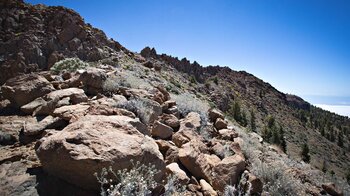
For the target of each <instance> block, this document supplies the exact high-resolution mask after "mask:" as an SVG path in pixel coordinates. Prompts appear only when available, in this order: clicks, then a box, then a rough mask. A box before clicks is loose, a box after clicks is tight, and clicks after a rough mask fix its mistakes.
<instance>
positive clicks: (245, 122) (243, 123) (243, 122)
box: [240, 111, 248, 127]
mask: <svg viewBox="0 0 350 196" xmlns="http://www.w3.org/2000/svg"><path fill="white" fill-rule="evenodd" d="M240 124H241V125H242V126H243V127H246V126H247V125H248V120H247V115H246V114H245V112H244V111H243V112H242V118H241V123H240Z"/></svg>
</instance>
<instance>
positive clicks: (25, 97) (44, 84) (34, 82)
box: [0, 73, 55, 107]
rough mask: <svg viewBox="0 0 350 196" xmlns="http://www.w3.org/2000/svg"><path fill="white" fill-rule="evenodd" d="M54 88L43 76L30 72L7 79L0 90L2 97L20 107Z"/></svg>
mask: <svg viewBox="0 0 350 196" xmlns="http://www.w3.org/2000/svg"><path fill="white" fill-rule="evenodd" d="M54 90H55V89H54V87H53V86H52V85H51V84H50V82H49V81H47V80H46V79H45V78H44V77H43V76H40V75H38V74H35V73H31V74H24V75H19V76H16V77H14V78H11V79H9V80H7V81H6V83H5V84H4V85H3V86H2V87H1V91H0V92H1V95H2V97H3V98H4V99H8V100H10V101H11V103H12V104H13V105H14V106H15V107H21V106H23V105H25V104H27V103H29V102H31V101H33V100H34V99H36V98H38V97H42V96H44V95H45V94H47V93H49V92H51V91H54Z"/></svg>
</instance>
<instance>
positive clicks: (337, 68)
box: [26, 0, 350, 98]
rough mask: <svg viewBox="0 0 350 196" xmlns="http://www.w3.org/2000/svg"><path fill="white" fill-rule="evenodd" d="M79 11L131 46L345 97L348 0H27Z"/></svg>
mask: <svg viewBox="0 0 350 196" xmlns="http://www.w3.org/2000/svg"><path fill="white" fill-rule="evenodd" d="M26 2H29V3H32V4H38V3H43V4H46V5H62V6H65V7H69V8H72V9H74V10H76V11H77V12H78V13H80V14H81V15H82V16H83V17H84V18H85V21H86V22H88V23H90V24H92V25H93V26H95V27H97V28H100V29H102V30H103V31H104V32H105V33H106V34H107V36H108V37H110V38H113V39H115V40H117V41H118V42H120V43H121V44H122V45H124V46H125V47H126V48H128V49H130V50H132V51H138V52H139V51H140V50H141V49H142V48H144V47H145V46H151V47H155V48H156V50H157V52H158V53H166V54H169V55H172V56H177V57H179V58H183V57H187V58H188V59H189V60H191V61H194V60H196V61H197V62H199V63H200V64H202V65H221V66H229V67H230V68H232V69H234V70H245V71H247V72H249V73H252V74H254V75H255V76H257V77H259V78H261V79H262V80H264V81H265V82H268V83H270V84H272V85H273V86H274V87H276V88H277V89H278V90H280V91H282V92H285V93H292V94H296V95H299V96H301V97H304V98H306V97H308V96H310V95H312V96H315V95H316V96H330V97H332V96H335V97H350V1H348V0H334V1H330V0H308V1H304V0H264V1H259V0H244V1H243V0H240V1H238V0H216V1H214V0H191V1H189V0H171V1H164V0H147V1H145V0H118V1H115V0H104V1H97V0H90V1H83V0H75V1H71V0H26Z"/></svg>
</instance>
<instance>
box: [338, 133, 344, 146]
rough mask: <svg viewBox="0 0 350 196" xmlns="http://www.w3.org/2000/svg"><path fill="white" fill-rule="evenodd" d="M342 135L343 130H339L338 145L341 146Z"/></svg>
mask: <svg viewBox="0 0 350 196" xmlns="http://www.w3.org/2000/svg"><path fill="white" fill-rule="evenodd" d="M343 140H344V136H343V132H342V131H339V133H338V146H340V147H343V146H344V141H343Z"/></svg>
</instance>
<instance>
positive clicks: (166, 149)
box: [156, 139, 179, 164]
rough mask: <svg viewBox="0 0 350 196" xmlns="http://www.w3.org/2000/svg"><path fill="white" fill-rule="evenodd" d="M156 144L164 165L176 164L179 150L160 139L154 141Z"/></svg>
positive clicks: (172, 144) (170, 143)
mask: <svg viewBox="0 0 350 196" xmlns="http://www.w3.org/2000/svg"><path fill="white" fill-rule="evenodd" d="M156 143H157V145H158V147H159V150H160V152H161V153H162V154H163V156H164V159H165V163H166V164H170V163H175V162H178V159H179V149H178V148H177V147H176V146H175V144H174V143H172V142H169V141H165V140H160V139H158V140H156Z"/></svg>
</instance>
